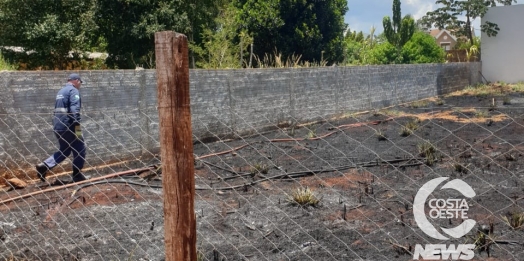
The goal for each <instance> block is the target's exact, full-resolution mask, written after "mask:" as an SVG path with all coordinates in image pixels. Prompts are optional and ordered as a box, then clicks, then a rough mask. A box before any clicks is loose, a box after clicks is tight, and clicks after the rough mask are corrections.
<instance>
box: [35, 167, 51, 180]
mask: <svg viewBox="0 0 524 261" xmlns="http://www.w3.org/2000/svg"><path fill="white" fill-rule="evenodd" d="M48 170H49V167H47V165H46V164H45V163H38V164H36V175H37V176H38V178H39V179H40V180H41V181H42V182H45V174H46V173H47V171H48Z"/></svg>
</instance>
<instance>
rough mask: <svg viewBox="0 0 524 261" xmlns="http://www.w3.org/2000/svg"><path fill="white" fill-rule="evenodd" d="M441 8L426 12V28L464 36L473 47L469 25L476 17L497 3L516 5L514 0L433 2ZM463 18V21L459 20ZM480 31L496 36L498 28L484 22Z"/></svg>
mask: <svg viewBox="0 0 524 261" xmlns="http://www.w3.org/2000/svg"><path fill="white" fill-rule="evenodd" d="M435 3H436V4H437V5H441V7H439V8H437V9H436V10H434V11H430V12H427V14H426V15H425V16H424V17H423V20H424V22H425V23H426V25H427V26H428V27H437V28H439V29H446V30H448V31H451V32H453V33H454V34H455V35H456V36H465V37H467V39H468V40H469V41H470V44H471V45H474V39H473V33H472V27H471V23H472V22H473V20H475V19H476V18H477V17H483V16H484V14H486V12H487V11H488V7H493V6H496V5H497V3H499V4H503V5H511V4H512V3H517V1H516V0H465V1H458V0H438V1H436V2H435ZM461 17H465V19H466V20H465V21H464V20H461V19H460V18H461ZM481 30H482V31H483V32H485V33H486V34H487V36H489V37H491V36H496V35H497V33H498V31H499V30H500V28H499V27H498V25H497V24H495V23H492V22H489V21H486V22H485V23H484V24H483V25H481Z"/></svg>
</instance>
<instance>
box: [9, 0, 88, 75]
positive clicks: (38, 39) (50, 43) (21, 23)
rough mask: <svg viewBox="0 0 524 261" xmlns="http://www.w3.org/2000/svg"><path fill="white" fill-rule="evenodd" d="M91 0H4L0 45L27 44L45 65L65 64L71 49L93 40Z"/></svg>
mask: <svg viewBox="0 0 524 261" xmlns="http://www.w3.org/2000/svg"><path fill="white" fill-rule="evenodd" d="M93 17H94V10H93V2H92V1H91V0H75V1H72V0H71V1H48V0H31V1H29V0H27V1H20V0H0V26H1V27H2V30H0V45H2V46H16V47H23V48H24V50H25V51H27V52H31V53H33V57H34V59H36V60H37V61H35V63H40V65H42V66H44V67H45V68H50V69H52V68H54V67H55V66H56V67H59V68H61V67H63V66H64V62H65V60H66V58H67V56H68V54H69V52H70V51H73V52H75V51H76V52H78V51H82V50H85V49H87V48H88V46H90V45H91V44H92V39H93V35H94V32H95V31H96V29H97V26H96V24H94V23H93Z"/></svg>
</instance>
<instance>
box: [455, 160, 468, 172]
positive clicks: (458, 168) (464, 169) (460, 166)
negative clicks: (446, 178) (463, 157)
mask: <svg viewBox="0 0 524 261" xmlns="http://www.w3.org/2000/svg"><path fill="white" fill-rule="evenodd" d="M468 167H469V165H464V164H462V163H459V162H455V163H453V169H454V170H455V171H456V172H458V173H463V174H467V173H468V172H469V170H468Z"/></svg>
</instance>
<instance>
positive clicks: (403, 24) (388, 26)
mask: <svg viewBox="0 0 524 261" xmlns="http://www.w3.org/2000/svg"><path fill="white" fill-rule="evenodd" d="M382 24H383V26H384V35H385V36H386V38H387V39H388V42H389V43H390V44H392V45H393V46H395V47H396V48H397V50H398V51H399V52H400V50H401V49H402V47H403V46H404V44H406V43H407V42H408V41H409V39H411V36H412V35H413V33H414V32H415V20H414V19H413V18H412V17H411V16H410V15H406V16H404V18H402V19H401V12H400V0H393V21H392V20H391V19H390V18H389V16H385V17H384V19H383V20H382Z"/></svg>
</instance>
